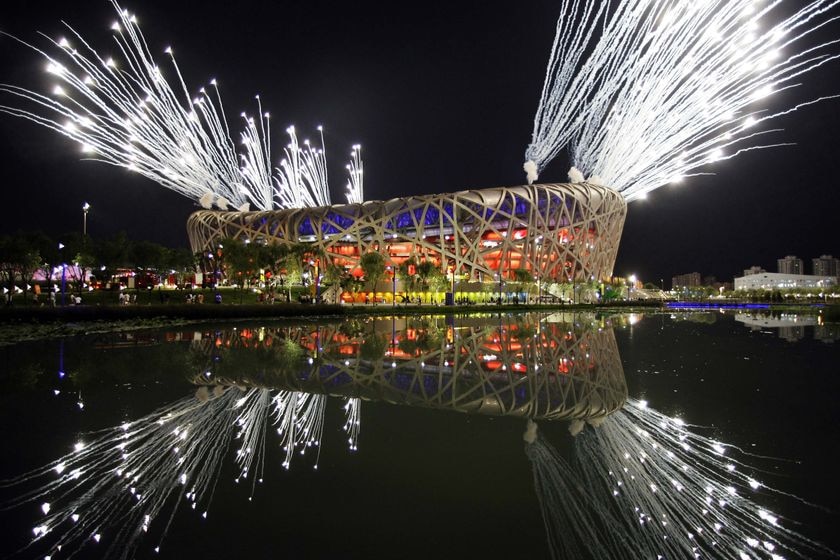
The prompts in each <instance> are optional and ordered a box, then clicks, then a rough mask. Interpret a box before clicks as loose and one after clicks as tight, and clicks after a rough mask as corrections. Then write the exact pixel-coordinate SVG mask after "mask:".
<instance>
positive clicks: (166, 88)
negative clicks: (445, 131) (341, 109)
mask: <svg viewBox="0 0 840 560" xmlns="http://www.w3.org/2000/svg"><path fill="white" fill-rule="evenodd" d="M112 4H113V6H114V8H115V9H116V12H117V17H118V21H116V22H115V23H114V24H113V25H112V27H111V29H112V30H113V31H114V39H115V40H116V43H117V47H118V50H119V51H120V52H121V54H122V58H121V59H120V60H117V59H115V58H111V57H107V56H105V57H103V56H101V55H100V54H99V53H97V52H96V51H95V50H94V49H93V48H92V47H91V46H90V44H89V43H88V42H87V41H86V40H85V39H84V38H83V37H82V36H81V35H80V34H79V33H78V32H77V31H75V30H74V29H73V28H71V27H69V26H67V27H68V32H69V34H70V35H71V36H72V38H71V39H67V38H60V39H58V40H55V39H50V38H47V40H48V41H49V42H50V46H51V47H52V48H54V49H56V52H55V53H54V54H49V53H48V52H47V51H46V50H42V49H40V48H38V47H35V46H33V45H30V44H28V43H25V42H23V41H21V43H23V44H24V45H26V46H28V47H30V48H31V49H33V50H34V51H36V52H37V53H39V54H40V55H41V56H42V57H43V58H44V60H45V61H46V70H47V72H48V73H50V74H51V75H52V76H53V77H54V78H55V79H56V80H57V81H58V85H56V86H55V87H54V89H53V90H52V96H49V95H43V94H40V93H37V92H35V91H32V90H28V89H26V88H22V87H19V86H15V85H9V84H0V91H1V92H4V93H7V94H10V95H12V96H15V97H16V98H18V99H19V100H22V101H23V102H24V103H26V104H32V107H31V108H29V109H27V108H23V107H15V106H6V105H0V112H4V113H8V114H10V115H13V116H16V117H21V118H24V119H27V120H30V121H32V122H35V123H37V124H40V125H42V126H45V127H47V128H50V129H52V130H54V131H56V132H58V133H59V134H62V135H64V136H66V137H67V138H70V139H71V140H73V141H75V142H78V143H79V144H80V145H81V147H82V151H83V153H85V154H88V156H89V157H90V158H92V159H95V160H99V161H103V162H105V163H109V164H112V165H116V166H119V167H125V168H127V169H129V170H131V171H135V172H137V173H140V174H141V175H143V176H145V177H147V178H149V179H151V180H153V181H155V182H157V183H159V184H161V185H163V186H164V187H166V188H168V189H171V190H173V191H175V192H177V193H179V194H182V195H184V196H186V197H188V198H191V199H193V200H195V201H196V202H198V203H199V204H201V205H202V206H204V207H205V208H211V207H212V206H216V207H218V208H220V209H222V210H227V209H228V208H229V207H231V206H232V207H235V208H237V209H239V210H247V209H248V208H249V207H250V206H254V207H256V208H257V209H259V210H271V209H273V208H277V207H279V208H297V207H303V206H321V205H328V204H330V193H329V186H328V183H327V173H326V161H325V154H324V148H323V132H322V130H321V127H318V130H319V133H320V135H321V146H320V147H313V146H311V145H310V143H309V141H308V140H304V142H303V144H304V147H303V148H301V146H300V144H299V143H298V139H297V135H296V132H295V128H294V127H289V128H288V129H287V130H286V132H287V133H288V135H289V138H290V142H289V144H288V146H287V147H286V148H285V149H284V152H285V158H284V159H283V160H281V162H280V167H279V168H274V171H276V174H275V173H273V170H272V164H271V142H270V139H269V137H270V126H269V122H270V115H269V113H268V112H264V111H263V110H262V104H261V103H260V100H259V96H256V100H257V107H258V114H257V116H256V118H254V117H252V116H249V115H247V114H246V113H242V115H241V116H242V119H243V122H244V130H243V131H242V132H241V133H240V134H239V144H240V150H241V152H240V153H237V149H236V146H235V143H234V141H233V140H232V137H231V133H230V127H229V126H228V123H227V120H226V118H225V114H224V108H223V105H222V98H221V95H220V94H219V88H218V84H217V81H216V80H215V79H212V80H211V81H210V84H209V86H211V87H209V88H208V89H211V90H212V92H209V91H208V90H207V89H205V88H204V87H202V88H200V89H199V90H198V92H197V93H196V94H195V95H194V96H192V95H190V93H189V92H188V90H187V86H186V84H185V82H184V79H183V76H182V75H181V71H180V68H179V67H178V65H177V64H176V62H175V58H174V56H173V54H172V49H171V48H169V47H167V48H166V50H165V52H166V54H167V55H168V56H169V58H170V59H171V61H172V66H173V69H174V72H175V75H176V77H177V81H176V84H175V86H174V87H173V86H172V85H170V84H169V82H167V80H166V78H165V77H164V76H163V73H162V72H161V69H160V68H159V66H158V64H157V63H156V62H155V60H154V59H153V58H152V55H151V52H150V51H149V47H148V44H147V42H146V38H145V37H144V36H143V34H142V32H141V31H140V27H139V25H138V24H137V19H136V17H135V16H134V15H132V14H130V13H129V12H128V11H126V10H123V9H121V8H120V7H119V5H118V4H117V3H116V2H112ZM351 179H352V172H351Z"/></svg>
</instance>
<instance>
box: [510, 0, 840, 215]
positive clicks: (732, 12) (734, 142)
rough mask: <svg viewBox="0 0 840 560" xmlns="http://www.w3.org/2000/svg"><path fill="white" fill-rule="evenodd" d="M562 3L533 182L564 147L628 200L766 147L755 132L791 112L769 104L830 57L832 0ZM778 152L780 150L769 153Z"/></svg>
mask: <svg viewBox="0 0 840 560" xmlns="http://www.w3.org/2000/svg"><path fill="white" fill-rule="evenodd" d="M781 4H782V2H781V1H780V0H774V1H766V2H756V1H753V0H708V1H703V2H697V1H694V0H680V1H676V2H675V1H672V0H624V1H622V2H615V3H610V2H595V1H593V0H564V1H563V2H562V7H561V12H560V18H559V20H558V23H557V30H556V35H555V39H554V44H553V47H552V51H551V56H550V58H549V62H548V69H547V73H546V79H545V83H544V86H543V91H542V96H541V99H540V103H539V107H538V109H537V114H536V117H535V119H534V131H533V135H532V143H531V145H530V146H528V149H527V151H526V154H525V158H526V163H525V170H526V173H527V175H528V180H529V182H533V181H535V180H536V179H537V177H538V174H539V172H540V171H541V170H542V169H543V168H544V167H545V166H546V164H547V163H548V162H549V161H551V160H552V159H553V158H554V157H555V156H557V154H558V153H559V152H560V151H561V150H563V149H564V148H569V150H570V152H571V159H572V164H573V166H574V168H573V170H572V172H570V177H571V178H572V180H573V181H580V180H582V179H583V178H584V176H586V177H588V181H589V182H592V183H596V184H603V185H609V186H610V187H612V188H614V189H616V190H618V191H620V192H621V193H622V194H623V195H624V196H625V198H626V199H628V200H634V199H637V198H642V197H644V196H645V194H646V193H647V192H649V191H651V190H653V189H655V188H658V187H660V186H662V185H665V184H668V183H671V182H678V181H680V180H682V179H683V178H685V177H689V176H692V175H696V174H699V173H700V172H699V171H698V169H699V168H701V167H703V166H705V165H707V164H710V163H713V162H716V161H720V160H725V159H729V158H732V157H734V156H736V155H738V154H740V153H742V152H745V151H748V150H754V149H758V148H763V147H768V146H769V145H768V144H763V143H762V141H763V137H764V135H766V134H768V133H769V132H773V131H772V130H770V129H766V128H762V126H760V125H762V123H765V122H766V121H770V120H772V119H773V118H775V117H778V116H780V115H783V114H786V113H789V112H791V111H793V110H795V109H797V108H799V107H802V106H803V105H808V104H810V103H813V102H814V101H810V102H806V103H801V104H799V105H795V106H793V107H788V108H786V109H783V110H768V109H766V108H762V104H763V103H764V100H765V98H767V97H768V96H771V95H772V94H774V93H777V92H780V91H782V90H786V89H790V88H794V87H795V86H796V85H798V84H797V82H796V80H798V79H799V77H800V76H802V75H803V74H806V73H808V72H810V71H812V70H815V69H816V68H819V67H820V66H822V65H824V64H826V63H827V62H830V61H832V60H835V59H836V58H838V56H840V55H838V54H836V45H837V43H838V40H830V41H827V42H822V43H816V44H813V43H814V41H813V40H812V38H811V37H812V36H813V35H814V34H815V32H816V31H818V30H819V29H821V28H823V27H825V26H827V25H829V24H831V23H833V22H835V21H836V20H837V19H838V16H837V15H835V8H836V6H837V5H838V2H837V0H812V1H809V2H804V3H802V5H800V6H799V7H798V8H796V9H794V10H793V13H792V14H791V15H788V16H784V15H782V14H781V13H780V12H781V8H780V6H781ZM777 145H778V144H777Z"/></svg>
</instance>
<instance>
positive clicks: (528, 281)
mask: <svg viewBox="0 0 840 560" xmlns="http://www.w3.org/2000/svg"><path fill="white" fill-rule="evenodd" d="M513 281H514V282H516V283H517V284H519V286H520V289H521V290H522V291H524V292H526V294H527V295H530V292H531V288H532V287H533V286H535V285H536V280H534V276H533V275H532V274H531V273H530V272H529V271H527V270H525V269H524V268H517V269H515V270H514V271H513Z"/></svg>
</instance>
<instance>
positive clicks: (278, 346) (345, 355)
mask: <svg viewBox="0 0 840 560" xmlns="http://www.w3.org/2000/svg"><path fill="white" fill-rule="evenodd" d="M546 319H548V320H546ZM605 327H606V328H605ZM290 342H293V343H294V345H290V344H289V343H290ZM201 344H202V345H203V347H204V349H205V351H206V352H207V353H208V356H212V359H210V361H209V364H208V367H207V368H206V370H205V371H202V372H200V373H199V374H198V375H197V376H196V377H195V379H194V382H195V383H197V384H202V385H238V386H243V387H264V388H272V389H282V390H288V391H298V392H304V393H317V394H327V395H332V396H340V397H346V398H364V399H367V400H378V401H386V402H390V403H394V404H406V405H413V406H423V407H428V408H439V409H441V408H442V409H451V410H457V411H460V412H467V413H478V414H488V415H494V416H523V417H529V418H543V419H572V418H577V419H587V418H597V417H603V416H606V415H608V414H610V413H612V412H614V411H616V410H618V409H619V408H621V406H622V405H623V404H624V401H625V399H626V397H627V386H626V383H625V381H624V373H623V370H622V367H621V360H620V358H619V355H618V348H617V346H616V342H615V336H614V334H613V332H612V329H611V328H610V327H608V326H606V325H604V324H602V323H600V322H599V321H596V319H595V317H594V316H593V315H579V316H574V315H571V314H568V315H559V314H555V315H552V316H550V317H548V318H546V317H545V316H538V315H533V316H525V317H520V318H519V319H518V320H516V321H512V320H509V319H498V320H489V321H488V320H487V319H467V318H463V319H462V318H452V317H424V318H377V319H371V320H369V321H367V322H364V323H361V322H357V323H353V322H350V323H342V324H335V325H324V326H303V327H293V328H282V327H281V328H266V327H257V328H242V329H238V330H235V331H225V332H220V333H217V334H216V336H215V337H214V338H213V339H211V340H204V341H203V342H202V343H201ZM300 348H302V349H303V350H304V352H303V353H299V349H300ZM249 354H250V355H251V356H249ZM255 354H262V355H264V356H265V358H264V359H261V360H259V361H258V362H256V363H255V362H254V360H253V357H254V356H253V355H255ZM269 356H273V358H269Z"/></svg>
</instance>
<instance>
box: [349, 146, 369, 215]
mask: <svg viewBox="0 0 840 560" xmlns="http://www.w3.org/2000/svg"><path fill="white" fill-rule="evenodd" d="M347 172H348V174H349V178H348V179H347V202H349V203H350V204H361V203H362V202H364V201H365V185H364V176H363V173H364V166H363V165H362V147H361V146H360V145H359V144H356V145H355V146H353V151H352V152H350V163H348V164H347Z"/></svg>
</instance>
